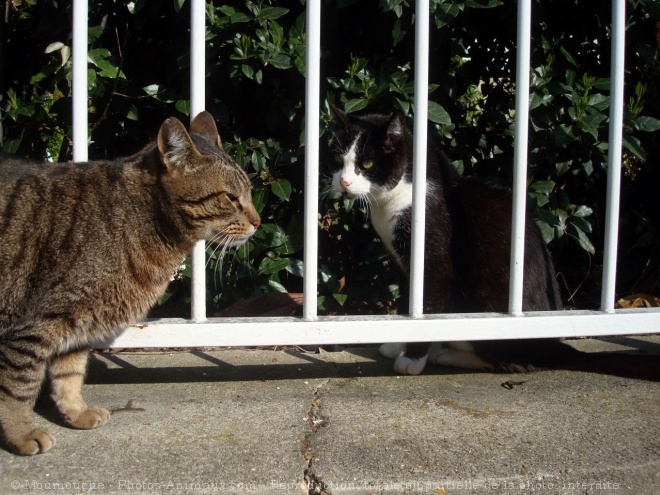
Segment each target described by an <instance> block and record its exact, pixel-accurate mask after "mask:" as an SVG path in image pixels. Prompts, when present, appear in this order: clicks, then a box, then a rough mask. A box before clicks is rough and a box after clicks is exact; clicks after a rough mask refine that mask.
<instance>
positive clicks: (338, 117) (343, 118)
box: [328, 102, 349, 127]
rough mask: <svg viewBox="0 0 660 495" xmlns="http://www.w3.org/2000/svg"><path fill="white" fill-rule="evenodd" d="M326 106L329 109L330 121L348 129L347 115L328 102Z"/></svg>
mask: <svg viewBox="0 0 660 495" xmlns="http://www.w3.org/2000/svg"><path fill="white" fill-rule="evenodd" d="M328 106H329V107H330V113H331V114H332V120H334V121H335V122H336V123H337V124H340V125H342V126H344V127H348V124H349V119H348V114H347V113H346V112H344V111H343V110H342V109H341V108H338V107H336V106H334V105H333V104H332V103H330V102H328Z"/></svg>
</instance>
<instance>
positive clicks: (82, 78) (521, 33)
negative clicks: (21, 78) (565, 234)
mask: <svg viewBox="0 0 660 495" xmlns="http://www.w3.org/2000/svg"><path fill="white" fill-rule="evenodd" d="M205 8H206V1H205V0H191V9H192V16H191V71H190V84H191V103H190V107H191V116H194V115H197V113H199V112H200V111H202V110H204V104H205V102H204V95H205V77H204V74H205V57H204V50H205V36H204V35H205ZM306 9H307V26H306V30H307V33H306V34H307V54H306V62H307V80H306V100H305V101H306V116H305V125H306V127H305V136H306V150H305V180H304V185H305V190H304V192H305V211H304V217H305V218H304V225H305V244H304V249H305V252H304V289H303V290H304V303H303V316H302V318H295V317H285V318H207V316H206V303H205V300H204V298H205V293H206V290H205V285H204V284H205V274H204V269H205V246H204V243H203V242H200V243H198V245H197V246H196V247H195V249H194V251H193V270H192V277H193V278H192V281H193V282H192V287H193V290H192V314H191V318H190V319H189V320H183V319H176V320H175V319H163V320H151V321H148V322H145V324H140V325H136V326H133V327H130V328H128V329H127V331H126V332H124V333H123V334H122V335H121V336H120V337H118V338H117V339H116V340H114V341H113V342H112V343H109V345H110V346H112V347H117V348H130V347H203V346H234V345H239V346H251V345H314V344H319V345H321V344H338V343H346V344H348V343H354V344H365V343H382V342H401V341H407V342H416V341H450V340H483V339H512V338H523V337H524V338H534V337H575V336H599V335H616V334H644V333H655V332H660V310H658V309H632V310H631V309H628V310H622V309H617V310H615V309H614V299H615V293H614V287H615V279H616V253H617V237H618V219H619V185H620V175H621V149H622V126H623V85H624V79H623V75H624V71H623V68H624V65H623V57H624V37H625V0H613V9H612V10H613V18H612V48H611V50H612V67H611V81H612V83H611V84H612V87H611V104H610V124H609V125H610V127H609V144H610V145H609V156H608V184H607V198H608V199H607V212H606V226H605V229H606V234H605V236H606V237H605V258H604V267H603V289H602V296H601V309H600V310H599V311H555V312H527V313H523V312H522V292H523V291H522V287H523V263H522V260H523V255H524V253H523V248H524V242H523V238H524V225H525V198H526V191H525V185H526V168H527V129H528V115H529V73H530V42H531V36H530V31H531V29H530V25H531V0H519V1H518V35H517V36H518V55H517V60H516V74H517V78H516V112H515V129H516V133H515V150H514V185H513V198H514V199H513V201H514V203H513V205H514V208H513V212H514V213H513V218H512V224H513V232H512V249H511V274H510V280H511V286H510V293H509V312H508V313H507V314H500V313H480V314H452V315H425V314H423V311H422V301H423V279H424V266H423V262H422V261H423V259H424V220H425V219H424V201H425V199H424V198H425V188H426V140H427V136H426V129H427V122H426V116H427V108H428V92H427V87H428V62H429V60H428V59H429V17H430V15H429V12H430V10H429V0H416V14H417V15H416V17H415V36H416V42H415V126H414V128H415V133H414V134H415V135H414V140H415V141H414V158H413V159H414V177H413V198H414V204H413V230H412V237H413V239H412V251H413V252H412V266H411V286H410V294H411V295H410V308H411V314H410V315H409V316H369V317H360V316H341V317H328V316H318V315H317V307H316V300H317V298H316V295H317V287H316V283H317V268H318V265H317V253H318V223H317V218H318V189H319V109H320V104H321V101H320V60H321V46H320V45H321V39H320V32H321V1H320V0H308V1H307V7H306ZM87 18H88V5H87V0H74V2H73V19H74V36H73V139H74V160H75V161H86V160H87V141H88V121H87V86H86V85H87V45H86V43H87Z"/></svg>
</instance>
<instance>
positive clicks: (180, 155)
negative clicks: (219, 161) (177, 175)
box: [157, 117, 199, 172]
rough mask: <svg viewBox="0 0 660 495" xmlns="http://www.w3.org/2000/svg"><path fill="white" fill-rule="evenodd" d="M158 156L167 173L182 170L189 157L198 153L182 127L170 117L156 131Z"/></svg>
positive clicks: (176, 120)
mask: <svg viewBox="0 0 660 495" xmlns="http://www.w3.org/2000/svg"><path fill="white" fill-rule="evenodd" d="M157 143H158V155H159V157H160V161H161V163H162V164H163V165H164V166H165V168H166V169H167V170H168V171H169V172H177V171H179V170H183V169H184V168H185V167H186V164H187V163H188V162H189V161H190V157H191V156H193V155H195V154H197V153H199V152H198V151H197V148H195V145H194V144H193V142H192V139H190V135H189V134H188V131H187V130H186V128H185V127H184V125H183V124H182V123H181V122H180V121H179V120H178V119H176V118H174V117H170V118H169V119H167V120H166V121H165V122H163V125H161V126H160V130H159V131H158V140H157Z"/></svg>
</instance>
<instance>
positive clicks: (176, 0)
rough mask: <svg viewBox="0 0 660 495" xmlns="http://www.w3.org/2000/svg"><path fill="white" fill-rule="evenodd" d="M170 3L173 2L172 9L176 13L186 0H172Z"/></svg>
mask: <svg viewBox="0 0 660 495" xmlns="http://www.w3.org/2000/svg"><path fill="white" fill-rule="evenodd" d="M172 3H173V4H174V10H175V11H176V13H177V14H178V13H179V12H180V11H181V8H182V7H183V4H184V3H186V0H172Z"/></svg>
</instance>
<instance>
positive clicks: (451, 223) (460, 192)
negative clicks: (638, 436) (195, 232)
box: [330, 107, 584, 374]
mask: <svg viewBox="0 0 660 495" xmlns="http://www.w3.org/2000/svg"><path fill="white" fill-rule="evenodd" d="M331 108H332V113H333V117H334V120H335V122H336V124H337V128H336V131H335V133H334V135H333V137H332V141H331V143H330V147H331V150H332V154H333V155H334V156H333V158H334V160H331V163H334V164H335V165H334V166H333V167H332V168H333V186H334V188H335V190H336V191H337V192H339V193H341V194H343V195H344V196H347V197H349V198H354V199H359V200H362V201H368V202H369V203H370V208H371V210H372V222H373V224H374V226H375V227H376V231H377V232H378V234H379V236H380V237H381V239H383V241H384V243H385V244H386V245H387V246H388V248H389V250H390V252H391V254H392V255H393V256H394V257H395V258H396V259H397V261H398V263H399V266H400V267H401V268H402V270H403V271H404V272H405V273H406V274H409V272H410V238H411V215H412V208H411V205H410V203H411V201H412V190H411V189H410V186H409V185H410V183H411V181H412V154H413V151H412V149H413V148H412V134H411V132H410V131H409V130H408V128H407V127H406V124H405V117H404V115H403V114H401V113H399V112H397V113H394V114H393V115H391V116H389V115H380V114H371V115H364V116H360V117H356V116H353V115H348V114H346V113H345V112H343V111H341V110H339V109H337V108H335V107H331ZM397 188H398V189H397ZM397 191H398V192H397ZM395 203H396V204H395ZM511 209H512V199H511V194H510V193H509V192H508V191H507V190H506V189H504V188H502V187H499V186H496V185H494V184H490V183H487V182H484V181H482V180H479V179H476V178H470V177H461V176H460V175H459V174H458V173H457V172H456V170H455V169H454V167H453V166H452V164H451V162H450V161H449V159H448V158H447V157H446V155H445V154H444V153H443V152H442V151H440V150H438V149H436V148H434V147H432V146H429V148H428V163H427V201H426V243H425V260H424V263H425V270H424V273H425V281H424V311H425V312H426V313H464V312H505V311H507V309H508V295H509V265H510V244H511ZM388 221H390V222H391V223H392V224H393V225H394V227H393V229H390V230H388V229H387V228H385V227H384V225H386V224H387V222H388ZM524 280H525V284H524V292H523V310H524V311H551V310H559V309H562V308H563V306H562V302H561V297H560V290H559V287H558V284H557V281H556V278H555V270H554V267H553V263H552V259H551V256H550V253H549V252H548V250H547V248H546V245H545V243H544V241H543V238H542V236H541V233H540V231H539V229H538V228H537V226H536V225H535V223H534V220H533V219H532V218H530V216H529V215H528V216H527V221H526V235H525V261H524ZM429 351H430V355H429ZM381 352H382V353H383V354H384V355H386V356H388V357H392V358H395V359H396V361H395V367H394V369H395V371H397V372H399V373H410V374H417V373H419V372H421V371H422V370H423V368H424V365H425V363H426V360H427V358H428V360H429V362H434V363H436V364H447V365H452V366H459V367H467V368H477V369H491V370H497V371H526V370H531V369H536V368H546V367H551V366H561V365H567V364H571V363H575V362H576V361H578V360H579V359H580V358H582V356H584V354H583V353H580V352H578V351H576V350H574V349H573V348H571V347H569V346H567V345H565V344H562V343H561V342H559V341H558V340H554V339H541V340H539V339H523V340H516V341H512V342H507V341H481V342H474V343H472V344H467V343H447V344H433V348H431V344H430V343H424V344H407V345H406V344H401V345H398V346H397V345H396V344H385V345H384V346H382V347H381Z"/></svg>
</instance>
